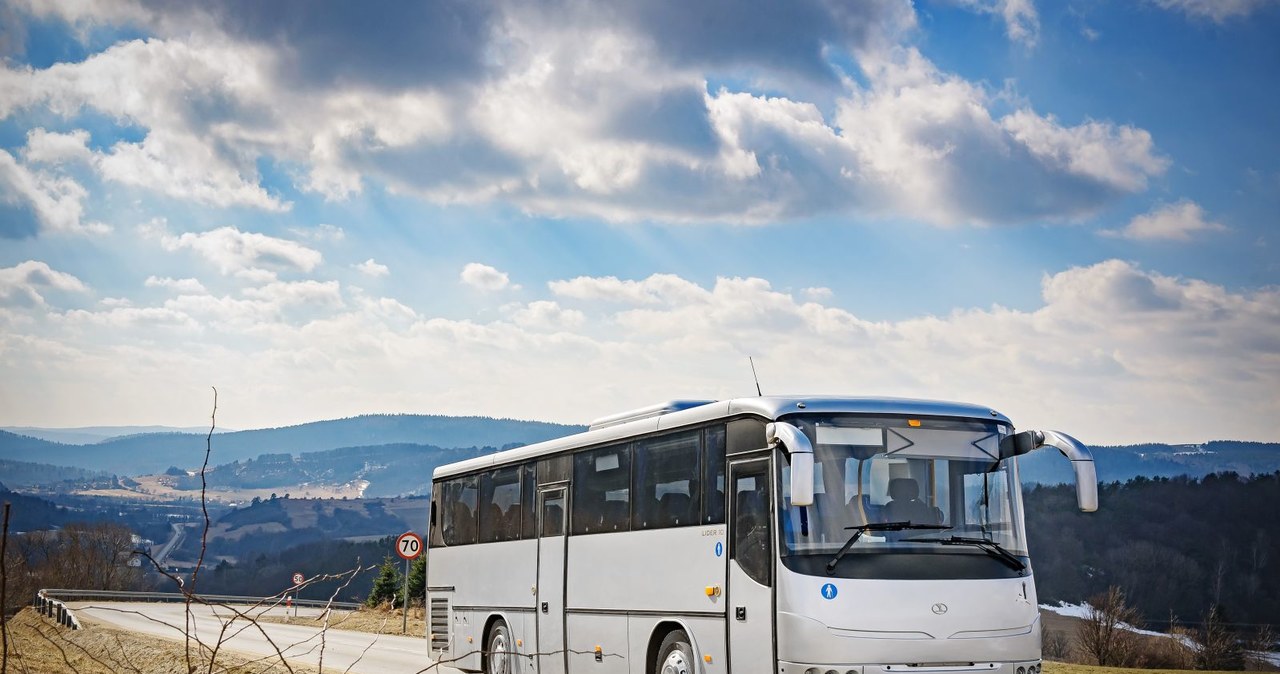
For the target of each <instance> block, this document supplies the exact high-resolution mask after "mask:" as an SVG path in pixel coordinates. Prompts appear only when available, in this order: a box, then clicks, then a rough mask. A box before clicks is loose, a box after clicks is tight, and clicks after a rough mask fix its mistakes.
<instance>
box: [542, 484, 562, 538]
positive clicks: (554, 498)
mask: <svg viewBox="0 0 1280 674" xmlns="http://www.w3.org/2000/svg"><path fill="white" fill-rule="evenodd" d="M542 535H543V536H563V535H564V490H563V489H556V490H553V491H548V492H546V493H545V494H543V495H542Z"/></svg>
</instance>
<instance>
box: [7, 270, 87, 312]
mask: <svg viewBox="0 0 1280 674" xmlns="http://www.w3.org/2000/svg"><path fill="white" fill-rule="evenodd" d="M50 290H52V291H57V292H71V293H84V292H88V290H89V289H88V287H86V286H85V284H84V282H82V281H81V280H80V279H78V278H76V277H75V276H72V275H71V274H68V273H66V272H60V271H57V270H55V269H53V268H51V267H50V266H49V265H48V264H46V263H44V262H41V261H39V260H27V261H26V262H22V263H19V264H17V265H15V266H13V267H5V268H0V305H4V304H17V305H25V306H36V307H43V306H45V299H44V295H42V294H41V292H42V291H43V292H48V291H50Z"/></svg>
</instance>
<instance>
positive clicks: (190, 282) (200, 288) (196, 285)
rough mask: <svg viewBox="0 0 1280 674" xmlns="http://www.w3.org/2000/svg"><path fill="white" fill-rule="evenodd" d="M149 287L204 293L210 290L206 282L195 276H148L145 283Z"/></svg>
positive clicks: (189, 293) (190, 293) (188, 292)
mask: <svg viewBox="0 0 1280 674" xmlns="http://www.w3.org/2000/svg"><path fill="white" fill-rule="evenodd" d="M143 285H145V286H146V287H148V288H168V289H169V290H173V291H175V292H179V293H185V294H188V295H192V294H204V293H206V292H208V291H207V290H206V289H205V287H204V284H203V283H201V282H200V281H199V280H197V279H193V278H180V279H177V278H166V277H160V276H148V277H147V280H146V281H145V282H144V284H143Z"/></svg>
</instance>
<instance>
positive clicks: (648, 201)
mask: <svg viewBox="0 0 1280 674" xmlns="http://www.w3.org/2000/svg"><path fill="white" fill-rule="evenodd" d="M963 2H964V3H965V4H968V5H969V6H971V7H973V8H975V9H977V10H978V11H984V12H989V13H992V14H993V15H999V16H1000V17H1002V19H1003V20H1004V21H1005V24H1006V26H1007V32H1008V33H1009V35H1010V38H1011V39H1013V40H1015V41H1019V42H1022V43H1026V44H1032V43H1034V41H1035V39H1036V35H1037V32H1038V16H1037V14H1036V11H1035V7H1034V5H1033V4H1032V3H1031V2H1030V0H963ZM793 4H794V5H795V6H791V7H788V11H786V12H785V13H783V14H779V10H778V8H776V7H774V6H771V5H769V4H768V3H763V4H760V5H752V6H749V7H746V8H740V9H737V10H735V11H734V12H732V15H731V16H728V15H725V14H723V13H722V10H720V9H717V6H706V7H703V6H701V5H699V4H698V3H691V4H690V3H686V4H685V5H680V6H666V5H661V6H650V5H648V4H646V3H639V4H636V5H627V6H622V7H612V8H608V9H605V8H601V7H598V6H594V5H590V4H586V5H574V6H571V7H569V6H566V7H563V8H561V11H558V12H555V13H554V14H549V13H546V12H544V11H541V10H537V9H532V8H529V7H525V6H521V5H512V4H506V3H499V4H497V5H495V6H488V5H486V6H485V7H486V8H487V9H485V10H483V11H482V10H478V9H477V10H476V11H475V13H474V14H472V13H471V12H470V10H469V11H468V12H464V13H463V14H465V16H464V17H458V20H459V22H460V23H459V24H457V25H456V26H455V25H452V24H451V25H450V26H443V27H442V26H435V25H434V24H433V23H432V22H421V21H419V22H417V23H412V22H404V25H396V26H394V28H396V29H397V30H400V29H405V30H409V28H407V26H419V25H425V24H431V25H432V27H429V28H414V29H415V30H428V31H430V30H440V31H446V32H447V31H449V30H452V29H454V28H456V29H457V30H459V31H461V32H460V33H459V35H462V36H465V39H463V38H460V39H459V41H457V42H454V41H452V39H453V38H454V37H458V36H455V35H452V34H450V35H448V36H445V37H444V38H442V41H441V42H440V44H441V45H454V46H455V47H456V49H452V50H451V51H448V52H441V53H440V54H435V55H434V57H435V58H434V59H425V60H423V61H422V63H423V64H426V63H430V64H432V65H431V66H427V65H422V66H421V67H420V68H415V69H413V70H412V71H410V70H406V69H404V68H398V69H397V68H390V67H387V64H382V65H379V66H374V65H373V64H372V62H365V61H363V60H361V59H365V58H368V59H382V58H391V57H392V56H402V54H400V53H399V52H397V51H396V50H395V49H392V48H391V47H390V46H389V45H388V46H386V49H385V50H383V49H381V48H372V47H371V48H370V51H369V53H368V54H364V55H362V56H361V59H350V60H344V61H342V62H341V63H338V62H334V60H333V59H329V58H317V56H318V55H317V54H315V53H313V51H312V50H314V49H315V48H316V45H315V44H313V42H314V41H313V40H312V39H311V37H312V36H311V35H306V36H303V35H299V34H297V30H298V27H297V26H293V25H291V24H287V23H286V24H284V25H280V24H279V17H278V16H276V15H275V14H273V13H270V12H262V13H251V14H252V16H250V17H246V19H245V20H244V21H241V22H227V21H225V20H224V17H222V16H220V15H218V14H216V13H213V14H210V13H208V12H206V10H204V9H203V8H201V7H200V6H196V5H192V6H187V5H183V4H180V3H179V4H177V5H171V6H168V7H166V8H162V9H158V10H154V11H146V12H142V13H141V14H139V15H134V14H132V13H129V12H126V11H124V10H112V9H102V10H92V11H90V10H85V11H83V12H81V11H76V12H66V13H63V14H62V15H63V16H64V18H65V19H66V20H69V21H84V22H90V23H92V22H94V21H108V22H110V21H129V22H135V23H139V24H140V25H143V26H146V27H148V28H149V29H150V30H152V31H154V32H155V33H156V34H157V35H158V36H159V37H157V38H152V39H148V40H135V41H131V42H126V43H120V44H117V45H114V46H112V47H110V48H108V49H106V50H104V51H102V52H100V53H97V54H94V55H91V56H90V57H89V58H87V59H85V60H84V61H82V62H79V63H63V64H57V65H54V66H52V67H49V68H45V69H18V68H7V69H2V70H0V92H3V93H6V94H7V93H12V94H13V95H12V96H11V97H9V96H0V100H3V99H5V98H9V99H10V100H8V101H6V102H3V103H0V118H4V117H6V116H8V115H10V114H12V113H13V111H15V110H19V109H26V108H38V107H42V108H43V109H45V110H47V111H49V112H52V113H54V114H59V115H63V116H64V117H68V118H71V117H72V116H74V115H76V114H79V112H81V111H82V110H85V109H93V110H96V111H98V112H100V113H103V114H105V115H108V116H110V117H112V118H114V119H119V120H122V121H124V122H127V123H130V124H131V125H133V126H135V127H139V128H141V129H144V130H145V132H146V135H145V137H144V138H143V139H142V140H141V141H138V142H127V141H122V142H120V143H117V144H115V145H114V146H112V147H111V148H110V149H108V150H107V151H104V152H95V153H94V154H93V155H92V164H93V166H94V167H95V168H96V169H97V170H98V171H99V172H100V173H101V174H102V176H103V177H104V178H106V179H108V180H113V181H117V182H120V183H122V184H126V185H130V186H135V187H139V188H144V189H150V190H154V191H157V192H160V193H163V194H167V195H169V196H171V197H174V198H178V199H183V200H190V201H194V202H197V203H203V204H209V205H214V206H218V207H230V206H250V207H254V208H259V209H264V210H268V211H280V210H285V209H288V208H289V207H290V204H289V203H288V202H286V201H284V200H283V198H282V197H281V196H280V195H279V194H277V193H274V192H272V191H270V190H268V189H267V188H266V187H264V185H263V184H262V183H263V178H262V176H260V175H259V171H258V168H257V167H258V165H259V164H260V163H262V162H264V161H268V162H272V163H274V164H275V165H276V166H281V167H285V172H286V173H287V174H288V175H290V176H292V178H293V181H294V187H296V188H298V189H302V190H309V191H312V192H315V193H318V194H320V195H322V196H323V197H324V198H325V199H327V200H341V199H347V198H350V197H351V196H353V195H356V194H359V193H361V192H362V191H363V190H364V188H365V185H366V184H369V183H370V182H373V183H376V184H380V185H382V186H384V187H385V188H386V189H388V190H389V191H391V192H393V193H396V194H410V195H415V196H418V197H420V198H424V199H427V200H430V201H433V202H437V203H479V202H488V201H499V202H505V203H510V204H514V205H515V206H517V207H519V208H522V209H524V210H526V211H528V212H531V213H537V214H543V215H551V216H588V217H596V218H601V219H606V220H610V221H641V220H660V221H668V222H705V221H727V222H744V223H756V222H770V221H776V220H783V219H790V218H800V217H807V216H812V215H814V214H819V213H833V212H834V213H849V214H852V215H855V216H864V217H885V216H888V217H903V216H905V217H911V218H919V219H924V220H926V221H929V222H934V223H939V224H951V223H956V222H983V223H986V222H998V223H1022V222H1026V221H1028V220H1037V221H1043V220H1050V221H1054V220H1067V219H1077V218H1080V217H1082V216H1085V215H1089V214H1092V213H1094V212H1096V211H1097V210H1098V209H1099V208H1100V207H1101V206H1103V205H1105V204H1106V203H1108V202H1109V201H1110V200H1113V199H1115V198H1117V197H1118V196H1119V195H1120V194H1123V193H1129V192H1134V191H1138V190H1141V189H1144V188H1145V185H1146V180H1147V178H1148V177H1150V176H1152V175H1157V174H1159V173H1161V172H1162V171H1163V170H1164V166H1165V165H1166V162H1165V161H1164V160H1163V159H1162V158H1160V157H1159V156H1158V154H1157V153H1156V151H1155V148H1154V145H1153V143H1152V141H1151V139H1150V136H1149V135H1148V134H1147V133H1146V132H1145V131H1143V130H1141V129H1136V128H1131V127H1127V126H1121V125H1115V124H1112V123H1110V122H1106V121H1086V122H1085V123H1083V124H1080V125H1077V126H1069V125H1064V124H1061V123H1059V122H1057V121H1056V120H1055V119H1054V118H1053V117H1052V116H1049V115H1039V114H1037V113H1033V112H1030V107H1029V106H1023V107H1024V110H1022V111H1021V112H1019V113H1015V114H1014V115H1011V116H1008V117H1004V118H1001V119H993V116H992V113H991V109H992V107H993V105H992V101H991V100H989V98H990V97H989V96H988V94H987V93H986V92H985V91H984V89H983V88H982V86H981V85H978V84H975V83H972V82H968V81H965V80H963V79H962V78H959V77H957V76H954V75H949V74H946V73H943V72H940V71H939V70H938V69H937V68H936V67H935V66H934V65H933V64H932V63H929V62H928V61H927V59H924V58H923V57H922V56H921V55H920V54H919V53H918V52H917V51H916V50H914V49H911V48H908V47H903V46H901V45H902V44H903V41H904V40H906V39H907V36H909V35H910V31H911V29H912V28H913V27H914V25H915V14H914V11H913V10H912V8H911V7H910V5H909V4H906V3H894V2H891V3H856V4H854V5H849V6H844V5H839V6H837V5H832V4H829V3H822V2H817V3H812V4H808V3H793ZM29 11H32V12H36V11H41V12H45V13H47V11H46V10H36V9H29ZM387 14H388V16H386V17H380V20H382V21H388V22H394V21H395V13H394V12H389V13H387ZM139 17H143V18H139ZM783 18H786V19H787V20H786V21H783V20H782V19H783ZM314 19H315V21H317V22H320V23H321V24H325V22H330V21H334V20H336V19H335V17H334V16H331V15H330V14H329V13H325V12H319V13H317V16H316V17H314ZM464 19H465V21H464ZM255 22H256V23H255ZM325 25H326V26H327V24H325ZM693 25H697V26H699V27H700V28H699V29H698V30H696V31H692V30H690V29H689V26H693ZM192 26H194V28H193V27H192ZM328 27H329V28H334V29H337V28H339V27H338V26H328ZM342 28H344V29H349V27H347V26H343V27H342ZM350 32H351V31H350V30H341V31H338V30H335V35H338V34H340V35H341V36H340V37H334V39H337V40H347V39H350V40H357V39H358V34H357V33H358V31H357V32H356V33H352V34H348V33H350ZM747 34H751V35H758V36H760V37H758V38H756V39H752V40H745V39H744V38H743V35H747ZM282 36H288V37H289V38H290V39H284V38H282ZM282 39H284V41H282ZM431 44H432V43H431V42H430V41H426V42H423V43H422V44H419V43H417V42H414V43H413V44H412V45H411V46H409V47H407V48H410V49H418V48H424V49H430V48H431V47H430V45H431ZM379 47H381V45H379ZM829 49H834V50H844V51H845V52H846V53H848V54H850V55H851V57H852V59H853V65H854V66H855V67H856V68H858V69H859V70H860V71H861V75H862V77H861V78H860V79H857V80H855V79H853V78H850V79H843V80H842V79H841V78H840V76H839V74H838V73H837V71H836V69H835V67H834V66H833V65H832V63H831V62H829V61H828V60H827V58H826V57H824V56H823V54H825V53H827V51H828V50H829ZM308 54H310V56H308ZM437 61H438V62H439V64H440V66H439V68H437V67H436V63H437ZM444 64H449V65H450V68H445V67H444ZM419 70H420V71H421V72H422V76H416V75H415V73H417V71H419ZM357 71H358V72H359V75H360V76H356V74H355V73H356V72H357ZM451 73H452V74H451ZM459 73H466V74H467V77H461V76H460V75H459ZM712 73H714V77H715V78H716V79H720V80H723V79H728V80H730V81H733V80H742V81H746V82H750V83H752V84H751V87H750V88H748V90H745V91H741V90H740V91H729V90H721V91H718V92H715V93H713V94H711V95H708V93H707V80H708V77H710V76H711V75H710V74H712ZM397 77H399V78H406V80H407V81H399V80H397V81H396V83H395V85H394V86H391V85H388V83H387V82H385V81H384V80H385V79H386V78H393V79H394V78H397ZM752 88H754V90H756V91H760V90H765V91H770V92H774V93H773V94H772V95H770V96H763V95H758V94H756V93H753V91H752V90H751V89H752ZM837 99H839V100H837ZM833 101H835V104H834V105H832V103H833ZM833 108H834V109H835V110H836V112H835V114H834V115H833V116H832V117H831V118H830V119H828V118H826V117H825V116H824V113H823V110H831V109H833ZM285 111H287V113H286V112H285ZM1032 195H1034V196H1032Z"/></svg>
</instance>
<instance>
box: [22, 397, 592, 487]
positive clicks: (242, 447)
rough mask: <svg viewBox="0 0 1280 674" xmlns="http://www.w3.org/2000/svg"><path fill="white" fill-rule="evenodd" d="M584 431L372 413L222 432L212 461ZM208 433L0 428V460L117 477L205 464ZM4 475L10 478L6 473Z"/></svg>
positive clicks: (480, 443) (490, 443) (518, 440)
mask: <svg viewBox="0 0 1280 674" xmlns="http://www.w3.org/2000/svg"><path fill="white" fill-rule="evenodd" d="M582 430H584V427H582V426H570V425H564V424H552V423H546V422H542V421H519V420H515V419H493V418H489V417H446V416H435V415H414V414H398V415H390V414H382V415H367V416H359V417H351V418H348V419H335V420H331V421H317V422H313V423H309V424H301V425H298V426H288V427H284V428H267V429H261V430H250V431H233V432H228V433H222V434H218V435H215V436H214V439H213V442H212V446H213V451H212V456H211V458H210V465H221V464H225V463H231V462H234V461H246V460H249V459H254V458H257V457H258V456H260V455H263V454H301V453H304V452H321V451H325V450H332V449H340V448H348V447H369V446H376V445H392V444H420V445H432V446H435V447H448V448H470V447H493V448H501V447H504V446H516V445H522V444H530V443H534V442H541V441H543V440H549V439H551V438H557V437H561V436H564V435H569V434H571V433H577V432H580V431H582ZM206 436H207V431H206V432H201V433H182V432H166V433H144V434H141V435H128V436H123V437H114V438H110V439H107V440H102V441H98V442H94V443H91V444H70V443H62V442H52V441H49V440H43V439H40V438H35V437H31V436H28V435H20V434H17V433H12V432H9V431H0V460H3V459H7V460H11V461H28V462H39V463H43V464H53V465H57V466H73V467H76V468H81V469H84V470H91V471H106V472H109V473H113V474H116V475H143V474H154V473H160V472H162V471H164V470H165V469H167V468H168V467H170V466H178V467H181V468H199V467H200V465H201V463H202V462H203V461H204V454H205V438H206ZM0 481H4V476H3V474H0Z"/></svg>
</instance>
